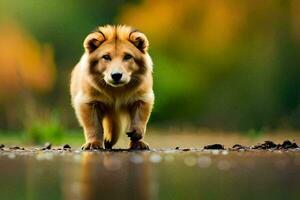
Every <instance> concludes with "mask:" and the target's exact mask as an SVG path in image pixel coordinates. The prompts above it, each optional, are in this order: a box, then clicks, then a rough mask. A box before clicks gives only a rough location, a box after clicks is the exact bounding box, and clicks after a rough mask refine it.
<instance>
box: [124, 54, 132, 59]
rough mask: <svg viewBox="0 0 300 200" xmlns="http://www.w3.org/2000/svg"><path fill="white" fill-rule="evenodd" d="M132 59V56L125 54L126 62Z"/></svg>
mask: <svg viewBox="0 0 300 200" xmlns="http://www.w3.org/2000/svg"><path fill="white" fill-rule="evenodd" d="M131 58H132V55H130V54H125V56H124V60H129V59H131Z"/></svg>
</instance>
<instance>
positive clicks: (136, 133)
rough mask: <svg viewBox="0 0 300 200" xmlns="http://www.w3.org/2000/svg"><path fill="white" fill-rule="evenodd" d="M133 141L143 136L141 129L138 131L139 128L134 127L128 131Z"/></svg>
mask: <svg viewBox="0 0 300 200" xmlns="http://www.w3.org/2000/svg"><path fill="white" fill-rule="evenodd" d="M126 134H127V136H128V137H129V138H130V140H131V141H138V140H140V139H142V138H143V136H142V133H141V131H137V129H133V130H132V131H129V132H127V133H126Z"/></svg>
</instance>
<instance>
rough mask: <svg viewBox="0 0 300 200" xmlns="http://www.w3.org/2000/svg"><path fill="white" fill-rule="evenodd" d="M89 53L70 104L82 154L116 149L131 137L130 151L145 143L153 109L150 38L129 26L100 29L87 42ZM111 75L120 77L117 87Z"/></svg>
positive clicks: (75, 79) (74, 84) (73, 81)
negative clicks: (122, 139) (81, 137)
mask: <svg viewBox="0 0 300 200" xmlns="http://www.w3.org/2000/svg"><path fill="white" fill-rule="evenodd" d="M83 46H84V48H85V53H84V54H83V56H82V57H81V59H80V61H79V63H78V64H77V65H76V66H75V68H74V69H73V72H72V77H71V86H70V91H71V98H72V105H73V107H74V109H75V113H76V116H77V118H78V120H79V122H80V125H81V126H82V127H83V131H84V135H85V144H84V145H83V146H82V148H83V149H99V148H103V142H104V146H105V148H108V149H110V148H112V146H113V145H114V144H115V143H116V142H117V140H118V137H119V134H121V133H125V132H127V135H128V136H129V137H130V139H131V142H130V146H129V147H130V148H131V149H148V148H149V147H148V145H147V143H145V142H144V141H143V138H144V135H145V131H146V125H147V122H148V119H149V117H150V113H151V110H152V106H153V103H154V94H153V90H152V61H151V58H150V56H149V54H148V52H147V50H148V46H149V43H148V40H147V38H146V36H145V35H144V34H143V33H141V32H139V31H137V30H135V29H133V28H131V27H128V26H120V25H119V26H111V25H107V26H102V27H98V28H97V30H96V31H95V32H93V33H91V34H89V35H88V36H87V37H86V39H85V40H84V43H83ZM113 74H121V75H122V76H121V79H120V80H118V81H117V82H116V81H115V80H114V79H113V78H112V77H113Z"/></svg>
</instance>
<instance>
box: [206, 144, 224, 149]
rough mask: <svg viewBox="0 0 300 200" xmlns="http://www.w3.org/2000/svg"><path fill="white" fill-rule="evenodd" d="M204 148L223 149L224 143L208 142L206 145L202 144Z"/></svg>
mask: <svg viewBox="0 0 300 200" xmlns="http://www.w3.org/2000/svg"><path fill="white" fill-rule="evenodd" d="M204 149H223V150H224V149H225V148H224V145H221V144H209V145H206V146H204Z"/></svg>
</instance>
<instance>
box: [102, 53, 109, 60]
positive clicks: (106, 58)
mask: <svg viewBox="0 0 300 200" xmlns="http://www.w3.org/2000/svg"><path fill="white" fill-rule="evenodd" d="M102 58H103V59H104V60H111V57H110V55H108V54H105V55H103V56H102Z"/></svg>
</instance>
